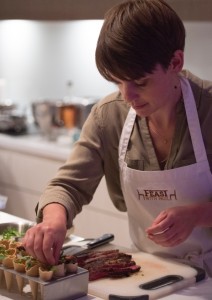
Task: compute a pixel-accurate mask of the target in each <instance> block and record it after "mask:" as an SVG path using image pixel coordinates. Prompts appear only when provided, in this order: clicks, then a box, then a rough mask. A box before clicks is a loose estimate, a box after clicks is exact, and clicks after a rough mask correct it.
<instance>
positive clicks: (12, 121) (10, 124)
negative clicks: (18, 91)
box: [0, 101, 27, 134]
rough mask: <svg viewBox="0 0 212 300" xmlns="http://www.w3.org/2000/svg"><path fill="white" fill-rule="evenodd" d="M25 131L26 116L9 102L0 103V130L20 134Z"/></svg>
mask: <svg viewBox="0 0 212 300" xmlns="http://www.w3.org/2000/svg"><path fill="white" fill-rule="evenodd" d="M26 131H27V118H26V116H25V115H24V114H23V113H20V112H19V111H18V109H17V105H16V104H14V103H12V102H11V101H10V102H5V103H1V104H0V132H2V133H8V134H22V133H25V132H26Z"/></svg>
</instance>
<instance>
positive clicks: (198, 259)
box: [119, 78, 212, 276]
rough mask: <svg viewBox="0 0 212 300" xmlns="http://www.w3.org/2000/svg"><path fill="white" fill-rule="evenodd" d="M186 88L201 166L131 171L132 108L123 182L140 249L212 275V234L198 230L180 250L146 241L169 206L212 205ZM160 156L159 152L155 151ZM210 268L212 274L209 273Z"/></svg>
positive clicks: (122, 148)
mask: <svg viewBox="0 0 212 300" xmlns="http://www.w3.org/2000/svg"><path fill="white" fill-rule="evenodd" d="M181 88H182V94H183V99H184V104H185V110H186V115H187V121H188V126H189V131H190V134H191V140H192V144H193V149H194V153H195V158H196V163H195V164H192V165H188V166H183V167H180V168H176V169H170V170H162V171H139V170H134V169H131V168H129V167H127V164H126V163H125V156H126V151H127V146H128V143H129V139H130V136H131V132H132V129H133V126H134V122H135V118H136V112H135V110H134V109H133V108H131V109H130V111H129V113H128V116H127V118H126V121H125V124H124V127H123V130H122V134H121V139H120V143H119V166H120V179H121V187H122V191H123V195H124V199H125V202H126V206H127V212H128V218H129V231H130V236H131V239H132V241H133V243H134V245H135V246H136V247H137V248H138V249H139V250H142V251H145V252H148V253H154V254H158V255H164V254H165V255H166V256H169V257H176V258H182V259H184V258H185V259H186V260H191V261H192V262H194V263H195V264H196V265H199V266H201V267H204V268H206V269H207V271H208V273H209V274H210V273H211V276H212V254H211V253H212V229H211V228H201V227H198V228H195V229H194V230H193V232H192V233H191V235H190V236H189V238H188V239H187V240H186V241H185V242H183V243H182V244H180V245H178V246H176V247H170V248H167V247H162V246H159V245H157V244H155V243H154V242H153V241H151V240H150V239H148V238H147V237H146V233H145V229H146V228H147V227H149V226H150V225H151V224H152V222H153V220H154V219H155V218H156V217H157V216H158V214H159V213H160V212H161V211H162V210H165V209H166V208H168V207H174V206H182V205H189V204H194V203H198V202H201V203H203V202H208V201H209V200H211V199H212V175H211V171H210V167H209V163H208V159H207V155H206V151H205V146H204V143H203V139H202V134H201V129H200V125H199V118H198V114H197V109H196V103H195V100H194V97H193V93H192V90H191V87H190V84H189V82H188V80H187V79H185V78H181ZM153 151H154V150H153ZM208 268H210V269H211V271H210V270H208Z"/></svg>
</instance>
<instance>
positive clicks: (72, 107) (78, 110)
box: [32, 97, 98, 135]
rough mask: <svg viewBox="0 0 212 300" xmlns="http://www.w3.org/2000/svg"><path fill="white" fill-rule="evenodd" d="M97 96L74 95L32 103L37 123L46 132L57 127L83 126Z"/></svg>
mask: <svg viewBox="0 0 212 300" xmlns="http://www.w3.org/2000/svg"><path fill="white" fill-rule="evenodd" d="M97 101H98V100H97V99H96V98H80V97H72V98H65V99H63V100H41V101H35V102H33V103H32V112H33V117H34V120H35V124H36V125H37V126H39V128H40V130H41V131H42V132H43V133H45V134H47V135H48V134H50V133H51V132H52V129H53V128H55V127H57V128H58V127H65V128H68V129H71V128H74V127H77V128H80V129H81V128H82V126H83V124H84V122H85V120H86V118H87V117H88V114H89V113H90V110H91V108H92V106H93V105H94V104H95V103H96V102H97Z"/></svg>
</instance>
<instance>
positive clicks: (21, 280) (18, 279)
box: [15, 275, 24, 294]
mask: <svg viewBox="0 0 212 300" xmlns="http://www.w3.org/2000/svg"><path fill="white" fill-rule="evenodd" d="M15 277H16V282H17V286H18V290H19V293H21V294H22V292H23V288H24V278H23V277H22V276H20V275H16V276H15Z"/></svg>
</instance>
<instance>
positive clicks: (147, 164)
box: [24, 0, 212, 276]
mask: <svg viewBox="0 0 212 300" xmlns="http://www.w3.org/2000/svg"><path fill="white" fill-rule="evenodd" d="M184 43H185V29H184V26H183V23H182V21H181V20H180V19H179V17H178V16H177V14H176V13H175V12H174V11H173V10H172V8H171V7H169V6H168V4H166V3H165V2H164V1H163V0H132V1H127V2H124V3H122V4H119V5H117V6H115V7H113V8H112V9H111V10H110V11H109V12H108V13H107V14H106V16H105V21H104V24H103V27H102V30H101V32H100V36H99V39H98V43H97V48H96V63H97V67H98V69H99V71H100V73H101V74H102V75H103V76H104V77H105V78H106V79H107V80H110V81H112V82H114V83H116V84H117V86H118V90H119V91H118V92H117V93H114V94H112V95H109V96H108V97H106V98H105V99H103V100H101V101H100V102H99V103H98V104H97V105H96V106H95V107H94V108H93V109H92V112H91V114H90V115H89V117H88V119H87V121H86V123H85V124H84V127H83V129H82V133H81V137H80V139H79V141H78V142H77V143H76V145H75V147H74V149H73V151H72V153H71V155H70V158H69V159H68V161H67V162H66V164H65V165H64V166H63V167H61V169H60V170H59V171H58V174H57V176H56V177H55V178H54V179H52V181H51V182H50V183H49V185H48V187H47V188H46V190H45V192H44V194H43V195H42V197H41V199H40V201H39V205H38V207H37V220H38V222H39V224H38V225H37V226H36V227H35V228H33V229H30V230H29V231H28V232H27V234H26V236H25V241H24V244H25V247H26V248H27V251H28V252H29V253H30V254H32V255H33V256H36V257H37V258H38V259H40V260H41V261H44V262H46V261H47V262H48V263H50V264H53V263H54V262H55V261H57V259H58V256H59V253H60V249H61V246H62V244H63V241H64V237H65V233H66V228H67V227H70V226H71V224H72V221H73V219H74V217H75V216H76V214H78V213H79V212H80V211H81V209H82V206H83V205H85V204H88V203H89V202H90V201H91V200H92V196H93V194H94V192H95V189H96V188H97V186H98V184H99V182H100V180H101V178H102V176H103V175H105V178H106V181H107V185H108V190H109V194H110V197H111V199H112V201H113V203H114V205H115V206H116V208H117V209H119V210H120V211H126V210H127V212H128V217H129V228H130V236H131V238H132V241H133V243H134V244H135V246H136V247H137V248H138V249H140V250H142V251H147V252H149V253H154V254H160V255H165V256H166V257H167V256H171V257H176V258H180V259H186V260H188V261H189V260H191V261H192V263H196V264H197V265H199V266H202V267H204V268H205V269H206V271H207V272H208V274H209V275H210V276H212V264H211V262H210V259H211V258H212V254H211V253H212V252H211V251H212V231H211V226H212V217H211V216H212V203H211V202H210V199H211V197H212V176H211V168H212V161H210V153H212V143H211V136H210V128H211V123H212V121H211V120H212V84H211V83H210V82H206V81H202V80H201V79H199V78H197V77H196V76H194V75H193V74H191V73H189V72H185V71H184V72H182V69H183V62H184V53H183V51H184Z"/></svg>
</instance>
